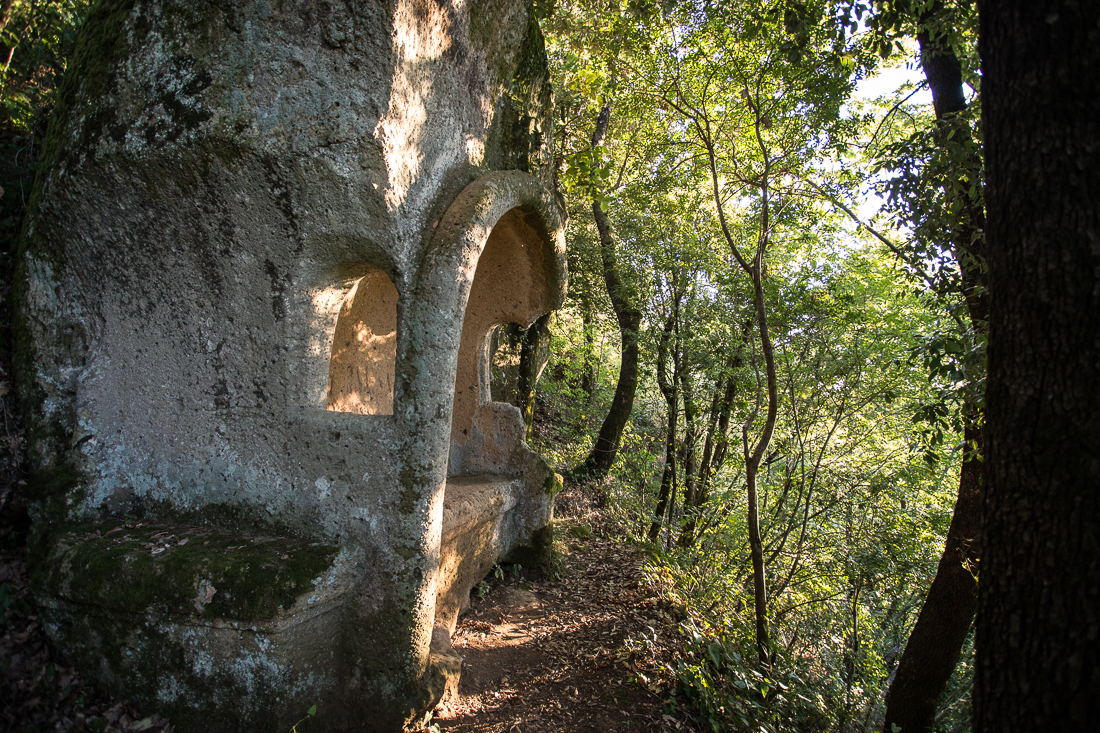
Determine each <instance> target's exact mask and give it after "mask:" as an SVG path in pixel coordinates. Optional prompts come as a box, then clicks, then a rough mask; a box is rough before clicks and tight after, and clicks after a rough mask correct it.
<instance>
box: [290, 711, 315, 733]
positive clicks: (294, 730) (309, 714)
mask: <svg viewBox="0 0 1100 733" xmlns="http://www.w3.org/2000/svg"><path fill="white" fill-rule="evenodd" d="M316 714H317V706H316V705H310V707H309V710H307V711H306V717H304V718H302V719H301V720H299V721H298V722H297V723H295V724H294V725H292V726H291V727H290V733H298V726H299V725H301V724H302V723H304V722H306V721H307V720H309V719H310V718H312V717H313V716H314V715H316Z"/></svg>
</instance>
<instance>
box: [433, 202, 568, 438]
mask: <svg viewBox="0 0 1100 733" xmlns="http://www.w3.org/2000/svg"><path fill="white" fill-rule="evenodd" d="M526 216H527V215H526V214H525V213H524V211H523V210H522V209H512V210H510V211H508V212H507V213H506V214H505V215H504V216H502V217H501V218H500V220H499V221H498V222H497V224H496V226H495V227H493V230H492V232H491V233H490V234H489V239H488V241H487V242H486V244H485V249H484V250H483V251H482V253H481V257H480V259H479V260H478V263H477V270H476V271H475V274H474V280H473V283H472V284H471V286H470V296H469V298H468V300H467V303H466V314H465V317H464V319H463V322H462V340H461V342H460V344H459V350H458V368H457V371H456V373H455V398H454V412H453V416H452V419H451V441H452V442H453V443H457V444H459V445H464V444H465V443H466V442H467V440H468V439H469V437H470V429H471V426H472V423H473V421H474V415H475V413H476V412H477V408H478V407H479V406H480V405H482V404H484V403H487V402H490V401H492V395H491V394H490V368H491V364H490V357H491V354H490V351H491V348H490V346H491V344H490V339H489V336H490V331H491V330H492V329H493V327H494V326H496V325H498V324H501V323H519V324H521V325H527V324H529V323H531V321H533V320H534V319H535V318H536V317H538V316H539V315H541V314H542V313H543V312H544V311H546V310H549V303H548V302H547V300H548V296H547V283H546V267H545V261H544V258H545V255H544V253H543V249H544V246H545V245H544V242H545V237H544V236H543V235H540V234H539V233H538V231H537V230H536V229H535V228H534V227H532V226H531V225H530V224H529V223H528V222H527V220H526Z"/></svg>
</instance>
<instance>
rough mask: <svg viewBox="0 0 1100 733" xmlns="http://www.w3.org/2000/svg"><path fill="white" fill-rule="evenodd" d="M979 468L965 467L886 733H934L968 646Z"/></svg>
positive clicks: (890, 701) (897, 680)
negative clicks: (947, 688) (945, 693)
mask: <svg viewBox="0 0 1100 733" xmlns="http://www.w3.org/2000/svg"><path fill="white" fill-rule="evenodd" d="M979 433H980V431H978V430H977V429H975V428H971V429H969V430H968V431H967V433H966V439H967V441H972V440H973V441H977V440H980V434H979ZM981 466H982V463H981V461H979V460H978V459H977V457H976V456H973V457H971V459H970V460H968V461H965V462H964V463H963V465H962V471H961V475H960V477H959V496H958V499H957V500H956V502H955V514H954V515H953V516H952V517H951V527H950V529H948V530H947V543H946V546H945V547H944V551H943V555H942V556H941V557H940V564H939V568H938V569H937V570H936V578H935V580H933V581H932V587H931V588H929V590H928V597H927V598H926V599H925V601H924V606H923V607H922V608H921V611H920V615H919V616H918V617H917V623H916V625H915V626H914V627H913V631H912V633H910V635H909V642H908V644H906V647H905V653H904V654H903V655H902V658H901V663H900V664H899V665H898V671H897V675H896V676H895V677H894V682H893V684H892V685H890V691H889V692H888V693H887V696H886V720H885V723H884V724H883V726H882V729H883V730H884V731H886V730H893V728H892V726H893V725H896V726H898V727H899V728H901V730H904V731H914V732H916V731H920V732H923V731H931V730H932V729H933V725H934V723H935V719H936V704H937V702H938V701H939V699H940V696H941V695H942V694H943V690H944V687H945V686H946V685H947V682H948V680H950V679H951V674H952V673H953V672H954V671H955V665H956V664H957V663H958V661H959V654H960V652H961V651H962V648H963V644H964V643H965V642H966V635H967V633H968V632H969V631H970V622H971V621H973V619H974V610H975V609H976V608H977V605H978V583H977V582H976V581H975V578H974V574H973V573H976V572H977V568H976V565H977V561H978V555H977V552H976V548H977V544H978V533H979V531H980V530H981V516H982V469H981Z"/></svg>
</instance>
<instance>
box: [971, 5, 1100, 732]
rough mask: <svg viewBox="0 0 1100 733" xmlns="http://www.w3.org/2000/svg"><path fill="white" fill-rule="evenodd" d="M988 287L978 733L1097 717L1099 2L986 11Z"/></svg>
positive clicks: (1068, 724) (1060, 726)
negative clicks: (987, 357)
mask: <svg viewBox="0 0 1100 733" xmlns="http://www.w3.org/2000/svg"><path fill="white" fill-rule="evenodd" d="M980 18H981V46H980V50H981V57H982V69H983V80H982V104H983V121H984V125H985V127H984V138H985V150H986V172H987V189H986V203H987V207H988V219H989V226H988V238H989V264H990V292H991V298H992V308H991V312H990V327H989V344H990V345H989V377H988V389H987V399H986V404H987V413H986V414H987V425H988V427H987V432H986V441H987V443H986V444H987V447H988V450H987V459H986V486H985V500H984V504H983V507H984V524H983V533H982V544H983V547H984V551H983V554H982V576H981V583H980V584H979V587H978V621H977V640H976V646H977V666H976V680H975V695H974V699H975V727H974V730H975V731H978V732H979V733H1011V732H1012V731H1039V730H1042V731H1084V730H1089V729H1093V730H1095V728H1094V726H1096V725H1097V721H1098V720H1100V663H1098V660H1100V3H1096V2H1085V1H1084V0H1063V1H1062V2H1050V1H1043V2H1040V1H1037V0H998V1H997V2H992V1H989V0H986V1H985V2H982V3H981V4H980Z"/></svg>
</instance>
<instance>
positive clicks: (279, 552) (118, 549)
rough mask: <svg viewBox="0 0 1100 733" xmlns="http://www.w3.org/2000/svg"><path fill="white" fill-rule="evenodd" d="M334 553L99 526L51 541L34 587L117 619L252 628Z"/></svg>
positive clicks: (307, 583) (248, 539) (281, 542)
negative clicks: (174, 617)
mask: <svg viewBox="0 0 1100 733" xmlns="http://www.w3.org/2000/svg"><path fill="white" fill-rule="evenodd" d="M336 553H337V548H336V547H332V546H329V545H320V544H312V543H309V542H306V541H304V540H298V539H293V538H288V537H262V536H247V535H242V534H230V533H227V532H223V531H217V530H211V529H205V528H199V527H188V526H180V525H161V524H150V523H145V522H134V523H118V522H98V523H94V524H85V525H81V526H79V527H77V528H75V529H72V530H69V531H66V532H63V533H57V534H54V535H53V537H52V538H51V541H50V542H49V543H48V556H47V557H48V559H47V561H46V562H44V563H40V564H38V565H36V568H35V571H36V572H35V573H34V576H35V577H34V578H33V580H34V584H35V585H36V586H37V587H38V588H39V589H41V590H44V591H46V592H48V593H51V594H54V595H58V596H61V597H63V598H67V599H71V600H74V601H78V602H82V603H89V604H93V605H97V606H103V607H106V608H111V609H116V610H120V611H129V612H134V613H141V612H147V611H153V612H159V613H171V614H187V615H192V616H199V617H204V618H213V617H219V618H229V619H237V620H242V621H253V620H262V619H270V618H274V617H275V615H276V613H277V612H278V610H279V609H280V608H283V609H286V608H289V607H290V606H292V605H293V604H294V602H295V599H296V598H297V597H298V596H300V595H302V594H303V593H306V592H307V591H309V590H310V589H311V588H312V587H313V585H312V581H313V579H314V578H316V577H317V576H318V575H320V574H321V573H323V572H324V571H325V570H326V569H327V568H329V567H330V566H331V565H332V561H333V559H334V558H335V557H336Z"/></svg>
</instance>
